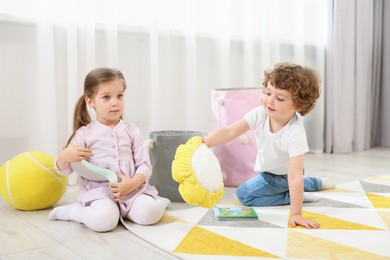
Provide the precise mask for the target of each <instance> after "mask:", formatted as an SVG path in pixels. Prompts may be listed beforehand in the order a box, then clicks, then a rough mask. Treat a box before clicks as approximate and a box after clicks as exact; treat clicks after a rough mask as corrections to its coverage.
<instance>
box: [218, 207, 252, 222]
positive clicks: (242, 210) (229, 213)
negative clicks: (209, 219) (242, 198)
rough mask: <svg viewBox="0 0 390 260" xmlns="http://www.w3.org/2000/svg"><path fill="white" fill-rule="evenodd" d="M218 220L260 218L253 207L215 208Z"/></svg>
mask: <svg viewBox="0 0 390 260" xmlns="http://www.w3.org/2000/svg"><path fill="white" fill-rule="evenodd" d="M214 214H215V217H216V218H217V219H218V220H257V219H258V216H257V213H256V211H255V210H254V209H253V208H252V207H214Z"/></svg>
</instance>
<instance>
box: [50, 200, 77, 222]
mask: <svg viewBox="0 0 390 260" xmlns="http://www.w3.org/2000/svg"><path fill="white" fill-rule="evenodd" d="M82 206H83V205H82V204H81V203H80V202H76V203H73V204H69V205H65V206H60V207H56V208H54V209H53V210H52V211H51V212H50V213H49V219H50V220H56V219H58V220H75V213H76V211H77V210H78V209H80V208H81V207H82Z"/></svg>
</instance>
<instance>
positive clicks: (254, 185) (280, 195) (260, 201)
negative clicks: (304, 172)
mask: <svg viewBox="0 0 390 260" xmlns="http://www.w3.org/2000/svg"><path fill="white" fill-rule="evenodd" d="M303 183H304V191H318V190H320V189H321V186H322V183H321V179H320V178H315V177H305V178H303ZM236 194H237V197H238V199H239V200H240V201H241V202H242V203H243V204H244V205H246V206H255V207H261V206H277V205H287V204H290V193H289V189H288V181H287V175H276V174H272V173H269V172H261V173H259V175H257V176H255V177H253V178H252V179H249V180H248V181H246V182H244V183H243V184H241V185H240V186H239V187H238V188H237V190H236Z"/></svg>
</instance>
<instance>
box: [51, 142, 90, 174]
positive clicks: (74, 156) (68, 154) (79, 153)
mask: <svg viewBox="0 0 390 260" xmlns="http://www.w3.org/2000/svg"><path fill="white" fill-rule="evenodd" d="M89 156H93V153H92V150H91V149H89V148H85V147H79V146H68V147H66V148H65V149H64V150H62V151H61V152H60V154H59V155H58V159H57V166H58V167H59V168H60V169H62V170H64V169H67V168H69V164H70V163H72V162H79V161H82V160H84V159H86V158H87V157H89Z"/></svg>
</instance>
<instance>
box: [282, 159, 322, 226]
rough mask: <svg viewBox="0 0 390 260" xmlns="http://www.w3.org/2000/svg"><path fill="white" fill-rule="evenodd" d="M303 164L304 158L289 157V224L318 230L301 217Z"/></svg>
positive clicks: (313, 222) (308, 220) (314, 224)
mask: <svg viewBox="0 0 390 260" xmlns="http://www.w3.org/2000/svg"><path fill="white" fill-rule="evenodd" d="M303 162H304V156H303V155H299V156H295V157H290V161H289V167H288V168H289V169H288V186H289V190H290V202H291V206H290V224H291V226H293V227H294V226H296V225H300V226H303V227H306V228H319V227H320V225H319V224H318V223H317V222H316V221H314V220H310V219H305V218H304V217H302V202H303Z"/></svg>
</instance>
